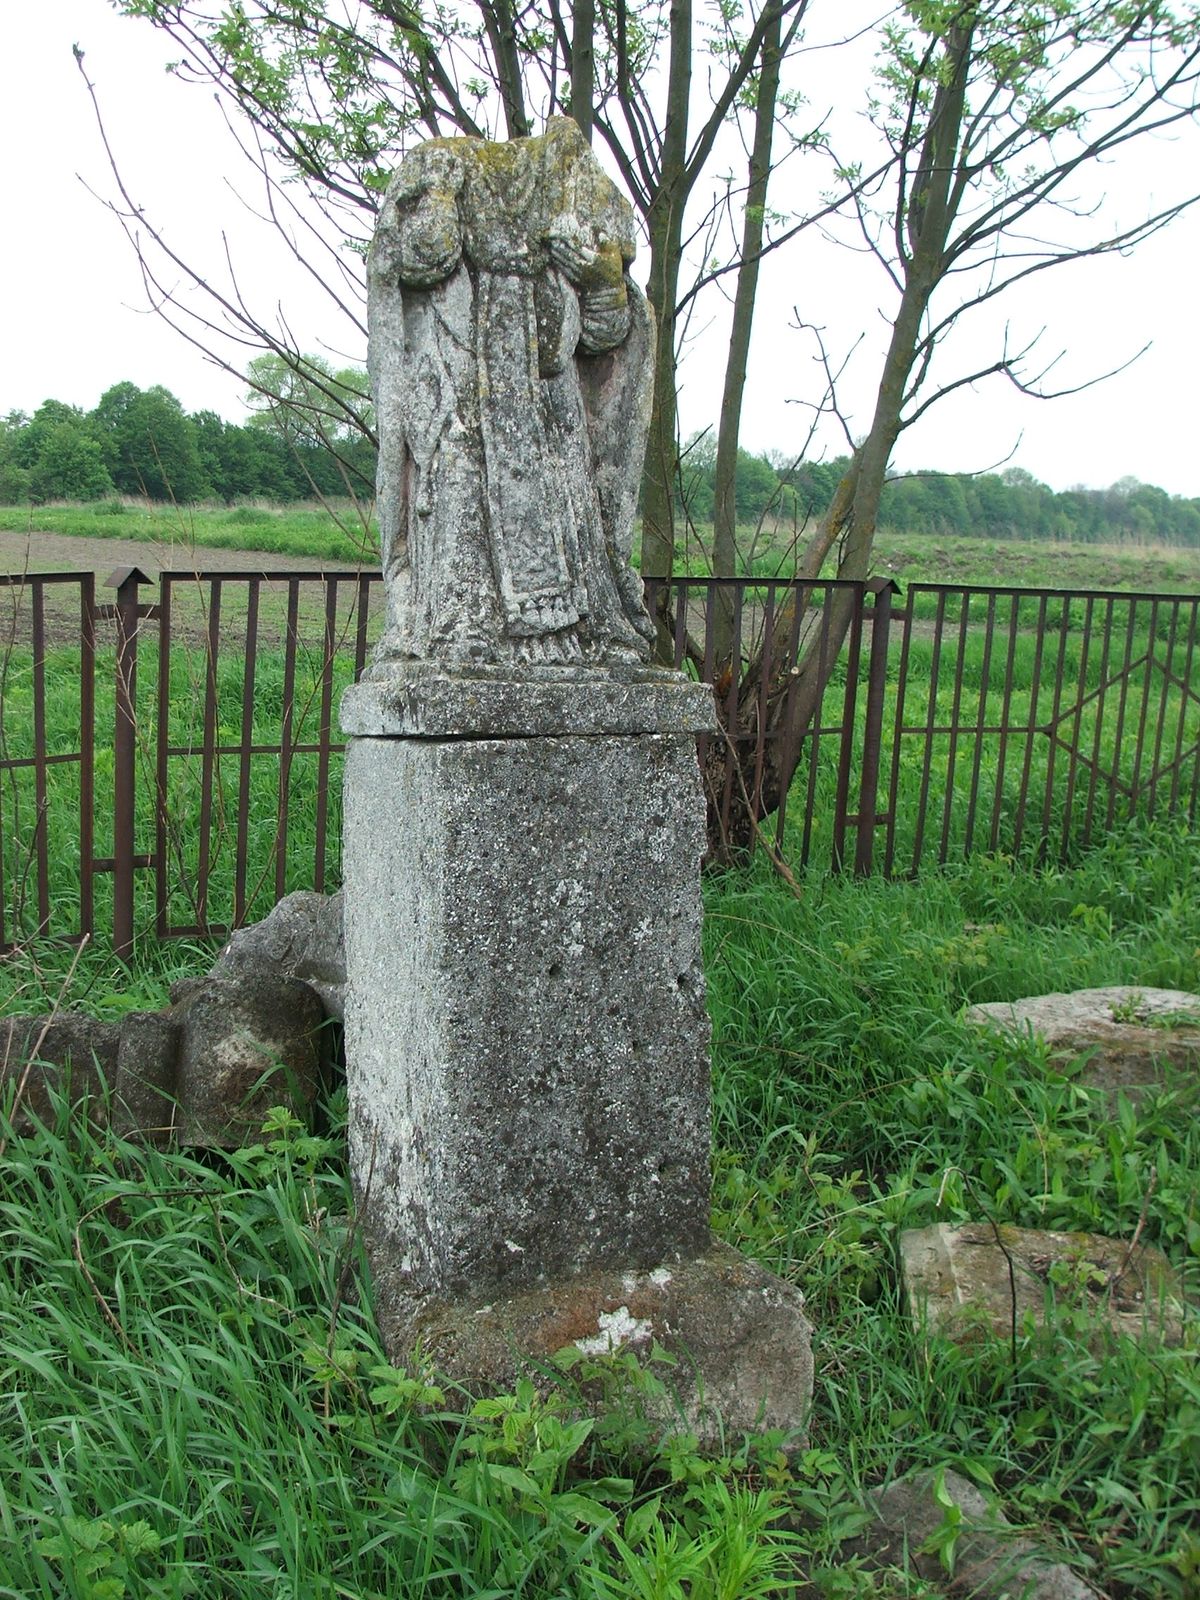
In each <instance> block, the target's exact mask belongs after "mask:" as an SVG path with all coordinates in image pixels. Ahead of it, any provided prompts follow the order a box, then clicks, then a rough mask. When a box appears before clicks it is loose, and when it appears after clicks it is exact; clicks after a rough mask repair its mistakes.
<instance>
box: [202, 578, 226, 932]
mask: <svg viewBox="0 0 1200 1600" xmlns="http://www.w3.org/2000/svg"><path fill="white" fill-rule="evenodd" d="M211 583H212V598H211V599H210V600H209V603H208V640H207V645H206V648H205V653H204V732H203V742H202V745H201V754H200V853H199V857H198V859H197V863H196V926H197V928H198V929H199V931H200V932H201V933H206V932H207V931H208V880H209V875H210V873H211V870H212V811H213V791H214V789H215V788H216V785H217V782H218V781H219V767H218V763H217V754H216V746H217V715H218V708H217V652H218V651H219V650H220V648H221V591H222V579H220V578H218V577H214V578H213V579H212V580H211Z"/></svg>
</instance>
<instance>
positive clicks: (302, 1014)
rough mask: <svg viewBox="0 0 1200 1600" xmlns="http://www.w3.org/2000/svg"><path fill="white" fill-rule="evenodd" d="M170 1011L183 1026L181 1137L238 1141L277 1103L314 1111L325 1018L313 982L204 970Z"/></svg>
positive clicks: (226, 1145) (247, 1138)
mask: <svg viewBox="0 0 1200 1600" xmlns="http://www.w3.org/2000/svg"><path fill="white" fill-rule="evenodd" d="M170 1018H171V1021H172V1022H173V1023H174V1025H175V1026H176V1027H177V1029H178V1030H179V1056H178V1066H177V1071H176V1101H177V1108H176V1123H175V1132H176V1137H177V1139H178V1141H179V1143H180V1144H184V1145H209V1146H213V1147H215V1148H218V1149H233V1148H236V1147H237V1146H238V1145H242V1144H246V1143H249V1142H251V1141H253V1139H255V1138H256V1137H257V1135H258V1132H259V1130H260V1129H261V1127H262V1124H263V1120H264V1118H265V1117H266V1115H267V1112H268V1111H269V1110H270V1109H271V1107H272V1106H276V1105H287V1106H290V1107H291V1108H292V1110H293V1111H294V1112H295V1114H296V1115H297V1116H298V1117H300V1118H301V1119H302V1120H306V1119H307V1117H308V1115H309V1113H310V1111H311V1109H312V1104H313V1101H314V1099H315V1098H316V1092H317V1083H318V1079H319V1074H320V1060H321V1049H320V1036H321V1028H322V1025H323V1023H324V1021H325V1011H324V1007H323V1006H322V1005H321V1001H320V999H319V998H318V996H317V995H316V994H315V993H314V991H313V990H312V989H311V988H310V987H309V986H308V984H307V983H303V982H302V981H301V980H300V979H298V978H285V977H281V976H280V975H279V974H277V973H273V972H269V971H266V970H262V969H259V970H248V971H246V972H243V973H241V974H239V975H238V976H237V977H236V978H233V977H212V976H210V977H207V978H201V979H199V980H197V981H196V982H194V983H189V984H188V985H186V991H185V992H184V993H182V995H181V998H180V999H179V1001H178V1002H177V1004H175V1005H174V1006H173V1007H172V1009H171V1012H170Z"/></svg>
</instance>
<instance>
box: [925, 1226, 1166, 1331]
mask: <svg viewBox="0 0 1200 1600" xmlns="http://www.w3.org/2000/svg"><path fill="white" fill-rule="evenodd" d="M900 1267H901V1273H902V1276H903V1280H904V1290H905V1295H906V1297H907V1300H908V1305H909V1308H910V1310H911V1313H912V1315H913V1317H914V1319H915V1320H916V1321H917V1323H918V1325H919V1326H922V1327H924V1328H925V1329H926V1330H927V1331H928V1332H930V1333H936V1334H940V1335H942V1336H944V1337H947V1338H950V1339H953V1340H955V1341H956V1342H959V1343H963V1342H966V1341H968V1340H972V1339H978V1338H979V1337H981V1336H982V1335H987V1334H989V1333H994V1334H996V1335H997V1336H998V1337H1000V1338H1007V1337H1009V1335H1010V1334H1011V1332H1012V1330H1013V1328H1014V1326H1015V1328H1016V1331H1017V1334H1018V1335H1023V1334H1026V1333H1030V1332H1036V1331H1039V1330H1042V1329H1044V1328H1046V1326H1047V1325H1048V1323H1050V1322H1051V1321H1052V1320H1053V1319H1054V1318H1055V1317H1056V1315H1058V1314H1060V1313H1061V1314H1066V1315H1071V1314H1074V1315H1078V1314H1080V1313H1082V1314H1083V1315H1084V1316H1085V1317H1086V1319H1087V1320H1088V1322H1089V1323H1090V1324H1093V1325H1094V1327H1095V1330H1096V1333H1097V1334H1100V1333H1101V1332H1102V1331H1103V1330H1104V1329H1106V1328H1107V1329H1109V1330H1111V1332H1113V1333H1118V1334H1128V1335H1130V1336H1131V1337H1133V1338H1135V1339H1143V1338H1146V1337H1148V1336H1149V1337H1152V1338H1162V1339H1165V1340H1166V1341H1167V1342H1169V1343H1177V1342H1178V1341H1179V1338H1180V1336H1181V1333H1182V1328H1183V1315H1184V1301H1183V1293H1182V1289H1181V1286H1180V1283H1179V1279H1178V1277H1177V1276H1176V1274H1175V1272H1174V1270H1173V1268H1172V1267H1171V1264H1170V1262H1169V1261H1168V1260H1167V1258H1166V1257H1165V1256H1164V1255H1163V1253H1162V1251H1161V1250H1156V1249H1154V1248H1153V1247H1152V1246H1149V1245H1145V1244H1142V1243H1141V1242H1140V1241H1136V1242H1135V1241H1129V1240H1122V1239H1107V1238H1104V1237H1103V1236H1102V1235H1100V1234H1095V1233H1055V1232H1050V1231H1048V1230H1045V1229H1040V1228H1010V1227H1006V1226H1003V1225H1001V1226H995V1227H994V1226H993V1225H992V1224H991V1223H987V1222H968V1223H964V1224H963V1225H962V1226H961V1227H957V1228H954V1227H950V1226H949V1225H948V1224H947V1223H941V1222H939V1223H934V1224H933V1225H932V1226H931V1227H928V1228H907V1229H905V1231H904V1232H903V1233H902V1234H901V1235H900Z"/></svg>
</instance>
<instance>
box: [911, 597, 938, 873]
mask: <svg viewBox="0 0 1200 1600" xmlns="http://www.w3.org/2000/svg"><path fill="white" fill-rule="evenodd" d="M936 593H937V613H936V615H935V617H934V623H933V657H932V659H931V660H930V663H929V698H928V700H927V702H926V709H925V754H924V757H923V758H922V761H921V795H920V799H919V800H918V802H917V826H916V830H915V833H914V836H913V859H912V870H913V872H916V871H917V869H918V867H919V865H920V861H921V851H922V849H923V847H924V844H925V813H926V810H927V809H928V805H929V779H930V775H931V773H932V770H933V730H934V728H935V727H936V726H937V691H938V677H939V675H940V673H941V667H942V638H943V636H944V634H945V631H946V591H945V589H938V590H937V591H936Z"/></svg>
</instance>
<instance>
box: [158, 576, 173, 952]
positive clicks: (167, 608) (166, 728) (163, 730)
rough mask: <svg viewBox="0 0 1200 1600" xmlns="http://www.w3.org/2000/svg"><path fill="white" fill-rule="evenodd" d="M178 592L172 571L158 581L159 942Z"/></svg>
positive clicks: (165, 897) (167, 858)
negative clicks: (174, 614) (173, 628)
mask: <svg viewBox="0 0 1200 1600" xmlns="http://www.w3.org/2000/svg"><path fill="white" fill-rule="evenodd" d="M174 598H175V589H174V584H173V582H172V578H171V574H170V573H169V572H161V573H159V578H158V727H157V728H156V729H155V740H154V788H155V796H154V926H155V930H156V932H157V934H158V937H159V938H160V939H165V938H166V937H167V934H168V930H169V927H170V918H169V916H168V912H169V909H170V908H169V904H168V902H169V891H168V887H167V874H168V871H169V869H170V863H171V837H170V832H169V827H168V823H169V815H168V809H167V783H168V779H169V772H168V761H169V756H168V752H169V750H170V745H171V740H170V732H171V606H172V604H173V602H174Z"/></svg>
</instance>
